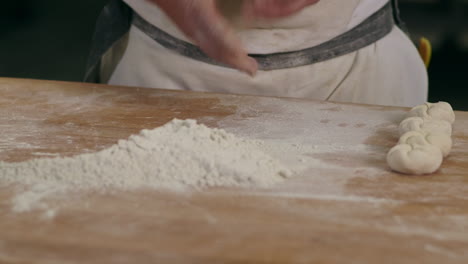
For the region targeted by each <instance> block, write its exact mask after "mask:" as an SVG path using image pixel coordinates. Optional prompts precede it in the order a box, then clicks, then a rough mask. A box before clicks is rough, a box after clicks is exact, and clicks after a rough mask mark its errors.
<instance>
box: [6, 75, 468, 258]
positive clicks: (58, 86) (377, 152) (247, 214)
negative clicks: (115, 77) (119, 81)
mask: <svg viewBox="0 0 468 264" xmlns="http://www.w3.org/2000/svg"><path fill="white" fill-rule="evenodd" d="M406 112H407V109H404V108H392V107H380V106H364V105H352V104H335V103H330V102H317V101H308V100H298V99H281V98H263V97H250V96H236V95H219V94H205V93H190V92H175V91H167V90H158V89H142V88H131V87H111V86H104V85H92V84H82V83H65V82H52V81H36V80H19V79H6V78H0V131H1V136H0V161H7V162H19V161H25V160H29V159H32V158H50V157H55V156H73V155H77V154H81V153H92V152H96V151H98V150H101V149H104V148H106V147H109V146H111V145H112V144H115V143H116V142H117V141H118V140H119V139H126V138H128V137H129V136H130V135H131V134H134V133H138V131H140V130H141V129H145V128H148V129H151V128H156V127H158V126H160V125H162V124H164V123H166V122H168V121H170V120H171V119H173V118H179V119H187V118H193V119H197V120H198V121H199V122H200V123H203V124H206V125H208V126H210V127H220V128H223V129H225V130H227V131H229V132H232V133H234V134H236V135H238V136H242V137H246V138H252V139H260V140H264V141H265V142H266V143H267V144H266V145H267V146H273V147H270V149H269V150H268V151H270V153H271V154H272V155H274V156H276V157H278V158H279V159H281V160H282V161H283V162H284V163H285V164H287V165H288V166H290V167H291V168H293V169H297V170H298V171H300V173H299V175H298V176H297V177H294V178H292V179H290V180H287V181H286V182H284V183H282V184H279V185H277V186H274V187H272V188H270V189H242V188H212V189H207V190H202V191H186V192H169V191H158V190H154V191H149V190H144V191H143V190H142V191H134V192H116V193H112V194H98V193H88V194H86V195H80V194H69V196H66V199H64V200H62V201H60V200H58V201H55V200H51V201H50V203H51V204H52V206H56V208H57V210H56V211H55V212H54V213H55V217H52V218H44V217H43V216H44V215H43V214H44V212H42V211H41V210H36V211H32V212H25V213H15V212H13V211H12V210H11V203H10V200H11V198H12V197H13V196H14V194H15V190H14V189H12V188H9V187H0V263H15V264H16V263H44V264H49V263H54V264H55V263H203V264H205V263H437V264H440V263H444V264H447V263H468V113H463V112H457V113H456V114H457V121H456V123H455V128H454V148H453V151H452V154H451V155H450V156H449V157H448V158H447V160H446V161H445V162H444V164H443V166H442V168H441V169H440V170H439V171H438V172H437V173H436V174H434V175H430V176H417V177H414V176H404V175H399V174H396V173H393V172H391V171H390V170H389V168H388V166H387V164H386V162H385V155H386V153H387V151H388V150H389V149H390V148H391V147H392V146H393V145H394V144H395V143H396V142H397V140H398V132H397V126H398V123H399V122H400V121H401V120H402V119H403V118H404V116H405V113H406Z"/></svg>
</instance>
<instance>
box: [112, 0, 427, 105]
mask: <svg viewBox="0 0 468 264" xmlns="http://www.w3.org/2000/svg"><path fill="white" fill-rule="evenodd" d="M126 2H127V3H128V4H129V5H130V6H131V7H132V8H133V9H134V10H135V11H136V12H138V13H139V14H140V15H141V16H142V17H144V18H145V19H147V20H148V21H149V22H151V23H153V24H154V25H156V26H157V27H159V28H161V29H163V30H164V31H166V32H168V33H170V34H171V35H173V36H175V37H178V38H180V39H183V40H186V41H189V40H188V39H186V38H185V37H184V36H183V34H182V33H181V32H180V31H179V30H178V29H177V28H176V27H175V26H174V25H173V24H172V23H171V22H170V20H169V19H168V18H167V17H166V16H165V15H164V14H163V13H162V12H161V11H160V10H159V8H157V7H156V6H154V5H151V4H149V3H147V2H146V1H141V0H126ZM386 2H387V1H386V0H347V1H343V0H322V1H320V2H319V3H318V4H316V5H314V6H310V7H308V8H306V9H305V10H303V11H302V12H300V13H299V14H297V15H295V16H292V17H290V18H287V19H282V20H278V21H275V22H274V23H268V24H267V23H263V24H262V23H259V24H257V25H255V28H249V29H245V28H244V29H239V36H240V38H241V39H242V41H243V43H244V44H245V46H246V47H247V50H248V52H249V53H257V54H259V53H275V52H284V51H294V50H298V49H304V48H308V47H312V46H316V45H318V44H320V43H323V42H325V41H327V40H330V39H332V38H333V37H336V36H338V35H340V34H342V33H344V32H345V31H347V30H349V29H350V28H352V27H354V26H356V25H358V24H359V23H360V22H362V21H363V20H364V19H366V18H367V17H368V16H369V15H371V14H372V13H374V12H375V11H376V10H378V9H379V8H381V7H382V6H383V5H384V4H385V3H386ZM119 58H120V56H119ZM105 70H106V69H104V71H105ZM109 84H113V85H128V86H139V87H150V88H165V89H175V90H192V91H206V92H217V93H220V92H221V93H235V94H250V95H263V96H281V97H298V98H311V99H316V100H329V101H337V102H352V103H363V104H378V105H392V106H414V105H417V104H421V103H424V102H425V101H426V100H427V95H428V88H427V86H428V83H427V73H426V69H425V67H424V65H423V62H422V60H421V59H420V57H419V54H418V52H417V50H416V48H415V47H414V45H413V44H412V43H411V41H410V40H409V39H408V37H407V36H406V35H405V34H404V33H403V32H402V31H401V30H400V29H398V28H397V27H395V28H394V29H393V31H392V32H391V33H390V34H389V35H387V36H386V37H384V38H383V39H381V40H379V41H378V42H376V43H374V44H372V45H370V46H368V47H366V48H363V49H361V50H359V51H357V52H353V53H350V54H347V55H344V56H341V57H338V58H335V59H332V60H328V61H325V62H320V63H316V64H312V65H307V66H302V67H297V68H290V69H283V70H273V71H259V72H258V74H257V76H255V77H254V78H252V77H249V76H248V75H246V74H244V73H241V72H239V71H237V70H234V69H229V68H225V67H220V66H216V65H211V64H207V63H204V62H199V61H196V60H193V59H191V58H187V57H184V56H182V55H179V54H176V53H174V52H171V51H169V50H167V49H166V48H164V47H162V46H161V45H159V44H158V43H157V42H155V41H154V40H153V39H151V38H150V37H148V36H147V35H146V34H145V33H143V32H141V31H140V30H139V29H138V28H136V27H134V26H132V28H131V30H130V33H129V37H128V43H127V46H126V49H125V52H124V53H123V56H121V60H120V61H119V63H118V64H117V66H116V68H115V70H114V71H113V73H112V74H111V76H110V79H109Z"/></svg>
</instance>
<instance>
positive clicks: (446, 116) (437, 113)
mask: <svg viewBox="0 0 468 264" xmlns="http://www.w3.org/2000/svg"><path fill="white" fill-rule="evenodd" d="M414 116H416V117H421V118H423V119H430V120H433V119H435V120H445V121H447V122H449V123H450V124H453V123H454V122H455V113H454V112H453V108H452V106H451V105H450V104H449V103H446V102H439V103H435V104H432V103H425V104H423V105H419V106H416V107H414V108H413V109H411V111H410V112H409V117H414Z"/></svg>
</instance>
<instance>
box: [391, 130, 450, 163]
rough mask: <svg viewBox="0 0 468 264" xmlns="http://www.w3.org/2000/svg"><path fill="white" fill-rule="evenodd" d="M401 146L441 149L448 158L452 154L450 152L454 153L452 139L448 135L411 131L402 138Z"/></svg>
mask: <svg viewBox="0 0 468 264" xmlns="http://www.w3.org/2000/svg"><path fill="white" fill-rule="evenodd" d="M399 144H408V145H412V146H416V145H419V146H424V145H433V146H435V147H438V148H439V149H440V151H441V152H442V155H443V157H447V156H448V155H449V154H450V151H452V137H451V136H449V135H447V134H442V133H435V132H427V131H410V132H407V133H405V134H403V136H401V137H400V142H399Z"/></svg>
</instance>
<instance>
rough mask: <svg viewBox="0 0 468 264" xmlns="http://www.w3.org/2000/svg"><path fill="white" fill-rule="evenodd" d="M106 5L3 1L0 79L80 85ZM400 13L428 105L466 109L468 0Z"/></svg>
mask: <svg viewBox="0 0 468 264" xmlns="http://www.w3.org/2000/svg"><path fill="white" fill-rule="evenodd" d="M323 1H326V0H323ZM343 1H345V0H343ZM106 2H107V0H80V1H66V0H15V1H3V3H2V6H1V9H0V76H3V77H19V78H37V79H52V80H66V81H80V80H81V79H82V76H83V71H84V65H85V63H86V58H87V54H88V51H89V47H90V44H91V37H92V34H93V30H94V24H95V21H96V18H97V16H98V15H99V12H100V10H101V8H102V7H103V6H104V4H105V3H106ZM400 8H401V16H402V19H403V20H404V21H405V22H406V24H407V27H408V29H409V31H410V33H411V36H412V38H413V39H414V40H415V41H416V40H417V39H419V37H421V36H425V37H427V38H429V39H430V40H431V42H432V44H433V46H434V55H433V61H432V64H431V67H430V69H429V78H430V100H431V101H440V100H444V101H448V102H450V103H451V104H452V105H453V106H454V108H456V109H458V110H468V85H467V81H466V80H467V77H468V1H463V0H400Z"/></svg>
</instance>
